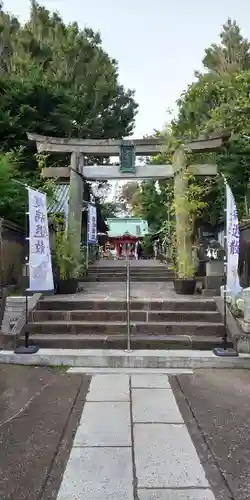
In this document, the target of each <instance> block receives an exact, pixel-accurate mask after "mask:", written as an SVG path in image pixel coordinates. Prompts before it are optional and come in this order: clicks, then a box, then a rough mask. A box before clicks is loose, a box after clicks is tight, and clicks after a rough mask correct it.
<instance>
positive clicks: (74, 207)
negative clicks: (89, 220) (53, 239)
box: [68, 153, 84, 249]
mask: <svg viewBox="0 0 250 500" xmlns="http://www.w3.org/2000/svg"><path fill="white" fill-rule="evenodd" d="M83 164H84V158H83V154H81V153H71V160H70V183H69V210H68V234H69V236H70V235H72V239H73V241H74V245H75V247H76V249H79V248H80V245H81V233H82V207H83V190H84V180H83V177H82V175H81V173H80V172H81V171H82V167H83Z"/></svg>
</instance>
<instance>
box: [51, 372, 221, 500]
mask: <svg viewBox="0 0 250 500" xmlns="http://www.w3.org/2000/svg"><path fill="white" fill-rule="evenodd" d="M117 498H119V499H120V500H134V499H137V500H152V499H154V498H155V499H157V500H158V499H160V500H184V499H189V500H214V495H213V493H212V491H211V489H210V486H209V483H208V481H207V479H206V476H205V473H204V470H203V467H202V465H201V463H200V460H199V458H198V455H197V453H196V450H195V447H194V445H193V443H192V441H191V438H190V436H189V433H188V430H187V428H186V425H185V423H184V421H183V417H182V415H181V413H180V411H179V409H178V406H177V403H176V401H175V397H174V395H173V392H172V389H171V386H170V384H169V380H168V377H167V375H164V374H159V375H158V374H150V375H144V374H140V375H133V374H132V375H131V376H129V375H126V374H122V375H94V376H93V378H92V381H91V384H90V390H89V393H88V395H87V402H86V404H85V407H84V410H83V414H82V417H81V420H80V424H79V427H78V430H77V433H76V436H75V439H74V443H73V447H72V450H71V453H70V457H69V460H68V464H67V467H66V470H65V473H64V476H63V480H62V483H61V486H60V489H59V493H58V496H57V500H71V499H74V500H83V499H84V500H88V499H89V500H106V499H114V500H115V499H117Z"/></svg>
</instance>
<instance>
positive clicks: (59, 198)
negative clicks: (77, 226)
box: [48, 184, 69, 214]
mask: <svg viewBox="0 0 250 500" xmlns="http://www.w3.org/2000/svg"><path fill="white" fill-rule="evenodd" d="M68 199H69V184H56V186H55V192H54V197H53V199H52V200H51V201H49V202H48V213H49V214H56V213H64V211H65V206H66V203H68Z"/></svg>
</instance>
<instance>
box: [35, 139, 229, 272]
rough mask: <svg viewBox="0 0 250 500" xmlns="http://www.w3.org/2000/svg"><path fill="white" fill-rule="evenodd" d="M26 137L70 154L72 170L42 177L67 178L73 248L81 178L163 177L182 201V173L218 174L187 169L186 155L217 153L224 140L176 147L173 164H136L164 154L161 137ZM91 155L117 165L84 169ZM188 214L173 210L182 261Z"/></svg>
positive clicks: (52, 170) (187, 246)
mask: <svg viewBox="0 0 250 500" xmlns="http://www.w3.org/2000/svg"><path fill="white" fill-rule="evenodd" d="M28 139H29V140H31V141H35V142H36V146H37V150H38V152H40V153H41V152H49V153H71V162H70V166H67V167H48V168H44V169H43V171H42V175H43V176H44V177H50V178H56V179H61V180H64V181H65V180H67V181H68V182H69V184H70V188H69V220H68V231H69V232H70V231H71V230H74V233H75V238H76V245H78V246H80V243H81V226H82V205H83V189H84V178H86V179H88V180H92V181H95V180H109V179H119V180H121V179H134V180H140V179H155V180H157V179H166V178H169V177H173V178H174V192H175V197H176V198H178V197H181V196H182V195H183V193H185V192H186V190H187V189H188V185H187V183H188V181H187V178H186V176H185V175H184V174H185V172H186V171H187V170H188V172H189V173H190V174H192V175H198V176H210V175H211V176H213V175H216V174H217V165H212V164H199V165H198V164H197V165H196V164H192V165H188V166H187V165H186V160H185V152H186V151H189V152H193V153H205V152H214V151H216V150H218V149H219V148H220V147H221V146H222V144H223V142H224V139H223V137H221V136H219V137H212V138H210V139H203V138H201V139H197V140H194V141H191V142H189V143H187V144H185V145H182V146H180V147H179V148H178V149H177V150H176V152H175V154H174V156H173V164H172V165H148V164H145V165H136V156H139V157H148V156H150V157H152V156H155V155H157V154H159V153H160V152H162V151H163V148H164V143H163V140H162V139H161V138H146V139H135V140H123V139H122V140H115V139H108V140H106V139H63V138H57V137H46V136H41V135H37V134H28ZM89 156H94V157H97V156H101V157H105V156H106V157H114V156H115V157H119V158H120V163H119V165H116V164H113V165H87V164H85V162H84V160H85V158H86V157H89ZM187 227H188V213H184V211H183V210H181V209H180V208H178V206H176V237H177V242H178V245H177V259H178V261H179V262H181V261H182V258H183V252H185V255H187V252H188V253H189V256H190V261H191V242H190V241H188V240H187V238H188V237H187V231H186V230H185V229H186V228H187Z"/></svg>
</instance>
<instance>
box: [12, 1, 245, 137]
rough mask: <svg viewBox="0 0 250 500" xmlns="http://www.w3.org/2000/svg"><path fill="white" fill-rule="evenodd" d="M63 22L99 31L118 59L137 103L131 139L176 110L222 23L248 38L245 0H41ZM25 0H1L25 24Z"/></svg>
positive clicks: (159, 125) (155, 126)
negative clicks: (233, 25)
mask: <svg viewBox="0 0 250 500" xmlns="http://www.w3.org/2000/svg"><path fill="white" fill-rule="evenodd" d="M39 3H40V4H42V5H44V6H46V7H47V8H48V9H49V10H54V11H55V10H56V11H57V12H59V14H60V15H61V17H62V18H63V20H64V22H65V23H70V22H74V21H77V22H78V24H79V26H80V27H82V28H83V27H84V26H89V27H91V28H92V29H94V30H95V31H100V33H101V36H102V40H103V47H104V49H105V50H106V51H107V52H108V53H109V55H110V56H111V57H114V58H115V59H116V60H117V61H118V65H119V75H120V82H121V83H122V84H123V85H124V86H125V87H126V88H132V89H135V99H136V101H137V102H138V104H139V112H138V115H137V117H136V126H135V130H134V137H135V136H136V137H142V136H143V135H146V134H151V133H152V132H153V131H154V130H155V129H157V130H161V129H162V128H163V127H164V125H165V124H166V123H167V122H168V121H170V119H171V115H170V113H171V112H176V99H178V97H179V96H180V94H181V93H182V91H183V90H185V89H186V88H187V85H188V84H189V83H191V82H192V80H193V79H194V76H193V75H194V71H195V70H199V69H202V63H201V61H202V58H203V55H204V50H205V48H206V47H208V46H209V45H210V44H211V43H214V42H217V41H218V35H219V33H220V31H221V26H222V24H223V23H225V22H226V21H227V19H228V18H229V17H231V18H232V19H234V20H236V21H237V23H238V24H239V26H240V28H241V29H242V33H243V34H244V36H246V37H247V38H249V39H250V23H249V19H250V2H249V1H248V0H237V1H236V0H209V1H207V0H154V1H151V0H91V1H89V0H41V1H40V2H39ZM29 7H30V2H29V0H5V1H4V8H5V10H7V11H9V12H12V13H13V14H15V15H16V16H17V17H18V18H19V19H20V21H22V22H24V21H25V20H27V18H28V16H29Z"/></svg>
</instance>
